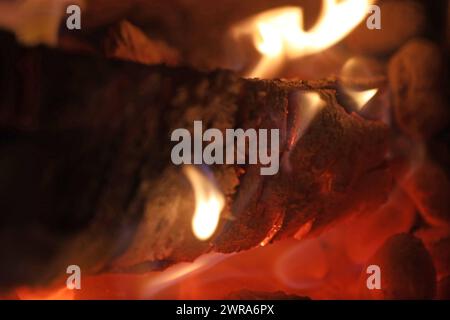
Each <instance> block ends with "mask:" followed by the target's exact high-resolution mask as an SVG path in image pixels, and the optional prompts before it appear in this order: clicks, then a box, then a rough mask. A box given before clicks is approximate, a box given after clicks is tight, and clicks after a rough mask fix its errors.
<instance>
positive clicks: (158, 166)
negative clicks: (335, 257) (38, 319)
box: [0, 35, 391, 289]
mask: <svg viewBox="0 0 450 320" xmlns="http://www.w3.org/2000/svg"><path fill="white" fill-rule="evenodd" d="M0 36H1V37H2V38H3V40H2V42H1V43H2V47H3V49H2V50H1V53H0V54H1V55H0V59H1V60H0V67H1V69H0V88H2V95H1V96H0V129H1V139H0V141H1V142H0V149H1V151H0V165H1V168H3V170H2V171H1V173H0V181H1V183H0V194H1V198H0V208H1V209H2V215H1V216H0V220H1V221H0V256H1V257H2V259H1V263H0V288H3V289H5V288H11V287H14V286H17V285H21V284H28V285H38V284H47V283H48V282H49V281H51V280H52V279H57V278H58V277H59V276H62V275H65V270H66V267H67V266H68V265H70V264H77V265H79V266H80V267H81V268H82V270H83V272H84V273H90V272H102V271H106V270H114V271H148V270H156V269H162V268H164V267H166V266H168V265H170V264H173V263H176V262H179V261H189V260H192V259H194V258H196V257H198V256H199V255H201V254H203V253H205V252H207V251H211V250H215V251H220V252H233V251H238V250H244V249H249V248H252V247H255V246H258V245H260V244H266V243H269V242H270V241H272V240H274V239H282V238H285V237H292V236H294V235H295V234H296V233H297V231H298V230H299V228H301V227H302V226H303V225H305V224H308V226H309V228H308V231H309V233H310V234H315V233H318V232H320V231H322V230H323V229H324V228H325V227H326V226H329V225H330V224H331V223H334V222H335V221H338V220H339V219H340V218H342V217H344V216H346V215H349V214H351V213H359V212H366V211H368V210H370V209H371V208H373V207H376V206H378V205H379V204H380V203H382V202H383V201H384V200H385V198H386V194H387V193H388V192H389V189H390V184H391V176H390V174H389V170H388V168H387V166H386V163H385V151H386V136H387V134H386V127H385V126H384V125H383V124H381V123H378V122H373V121H366V120H364V119H362V118H360V117H359V116H357V115H355V114H349V113H347V112H346V111H345V109H344V108H342V107H341V106H340V105H338V103H337V102H336V83H335V82H333V81H332V80H329V81H318V82H305V81H281V80H273V81H272V80H271V81H267V80H257V79H242V78H239V77H237V76H236V75H235V74H234V73H232V72H228V71H223V70H218V71H215V72H212V73H202V72H198V71H195V70H193V69H190V68H181V67H180V68H169V67H166V66H150V67H149V66H143V65H139V64H135V63H130V62H123V61H110V60H105V59H102V58H98V57H89V56H81V55H71V54H67V53H63V52H60V51H58V50H53V49H45V48H35V49H24V48H20V47H18V46H17V45H16V44H15V43H14V40H13V39H12V37H10V36H8V35H0ZM305 92H314V93H317V94H318V95H320V97H321V99H322V101H323V102H324V107H323V108H322V110H321V111H320V112H319V113H318V114H317V116H316V117H315V118H314V119H313V121H312V122H311V124H310V126H309V128H307V130H306V131H305V132H304V135H303V136H302V137H301V138H300V139H299V140H298V142H297V143H296V144H292V143H291V142H292V141H294V140H296V139H295V137H296V135H297V134H298V129H299V127H301V126H302V121H303V116H304V113H305V112H306V111H307V110H308V107H309V106H308V105H307V104H306V103H305V102H304V101H303V100H301V99H297V98H298V96H299V94H302V93H305ZM193 120H202V121H203V123H204V126H206V127H208V128H218V129H221V130H225V129H226V128H244V129H247V128H255V129H259V128H265V129H271V128H278V129H280V135H281V141H280V158H281V159H283V163H284V165H283V166H282V167H281V169H280V172H279V173H278V174H277V175H275V176H261V175H260V174H259V167H258V166H257V165H248V166H245V165H239V166H238V165H215V166H211V167H210V168H209V170H210V171H211V172H212V174H213V176H214V177H215V180H216V182H217V185H218V187H219V188H220V190H221V191H222V192H223V193H224V194H225V195H226V199H227V204H226V207H225V208H224V210H223V212H222V214H221V221H220V224H219V227H218V229H217V230H216V233H215V234H214V236H213V237H212V238H211V239H210V240H209V241H204V242H202V241H199V240H198V239H196V237H195V236H194V235H193V233H192V230H191V219H192V215H193V212H194V205H195V204H194V202H195V201H194V195H193V191H192V189H191V186H190V184H189V181H188V180H187V179H186V177H185V176H184V175H183V174H182V173H181V170H180V168H179V167H176V166H174V165H172V164H171V161H170V151H171V147H172V144H171V142H170V133H171V132H172V130H174V129H176V128H188V129H191V130H192V126H193ZM205 129H206V128H205Z"/></svg>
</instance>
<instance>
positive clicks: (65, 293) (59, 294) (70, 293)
mask: <svg viewBox="0 0 450 320" xmlns="http://www.w3.org/2000/svg"><path fill="white" fill-rule="evenodd" d="M16 294H17V296H18V297H19V299H20V300H73V299H74V297H75V292H74V290H70V289H67V288H66V287H62V288H60V289H55V290H51V289H36V290H34V289H28V288H20V289H17V290H16Z"/></svg>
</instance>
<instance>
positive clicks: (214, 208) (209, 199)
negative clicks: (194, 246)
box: [183, 166, 225, 240]
mask: <svg viewBox="0 0 450 320" xmlns="http://www.w3.org/2000/svg"><path fill="white" fill-rule="evenodd" d="M183 170H184V173H185V174H186V176H187V177H188V179H189V181H190V183H191V184H192V188H193V189H194V194H195V213H194V217H193V218H192V231H193V232H194V234H195V236H196V237H197V238H198V239H200V240H207V239H209V238H210V237H211V236H212V235H213V233H214V231H215V230H216V228H217V225H218V224H219V218H220V213H221V211H222V209H223V207H224V205H225V198H224V196H223V194H222V193H221V192H220V191H219V190H218V189H217V188H216V186H215V185H214V184H213V183H212V181H211V180H209V179H208V178H207V177H205V176H204V175H203V174H202V173H201V172H200V171H199V170H198V169H196V168H195V167H193V166H185V167H184V168H183Z"/></svg>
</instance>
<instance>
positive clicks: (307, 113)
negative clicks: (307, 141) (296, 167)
mask: <svg viewBox="0 0 450 320" xmlns="http://www.w3.org/2000/svg"><path fill="white" fill-rule="evenodd" d="M295 98H296V104H297V110H296V112H297V116H296V117H295V120H294V128H295V135H294V136H293V137H292V140H291V141H290V143H289V146H290V147H292V146H294V145H295V144H297V142H298V140H299V139H300V138H301V137H302V136H303V135H304V134H305V132H306V131H307V130H308V128H309V126H310V124H311V122H312V121H313V120H314V119H315V117H316V116H317V115H318V114H319V112H320V111H321V110H322V109H323V108H324V107H325V105H326V104H325V101H323V100H322V98H321V97H320V95H319V94H318V93H317V92H298V93H297V94H296V96H295Z"/></svg>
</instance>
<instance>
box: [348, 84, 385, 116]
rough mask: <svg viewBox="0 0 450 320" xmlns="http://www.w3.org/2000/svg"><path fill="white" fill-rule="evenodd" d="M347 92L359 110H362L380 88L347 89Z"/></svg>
mask: <svg viewBox="0 0 450 320" xmlns="http://www.w3.org/2000/svg"><path fill="white" fill-rule="evenodd" d="M345 92H346V93H347V94H348V95H349V96H350V97H351V98H352V100H353V101H354V102H355V103H356V106H357V107H358V110H359V111H361V110H362V109H363V108H364V106H365V105H366V104H367V103H368V102H369V101H370V100H372V98H373V97H374V96H375V95H376V94H377V92H378V89H369V90H363V91H357V90H351V89H347V90H345Z"/></svg>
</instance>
